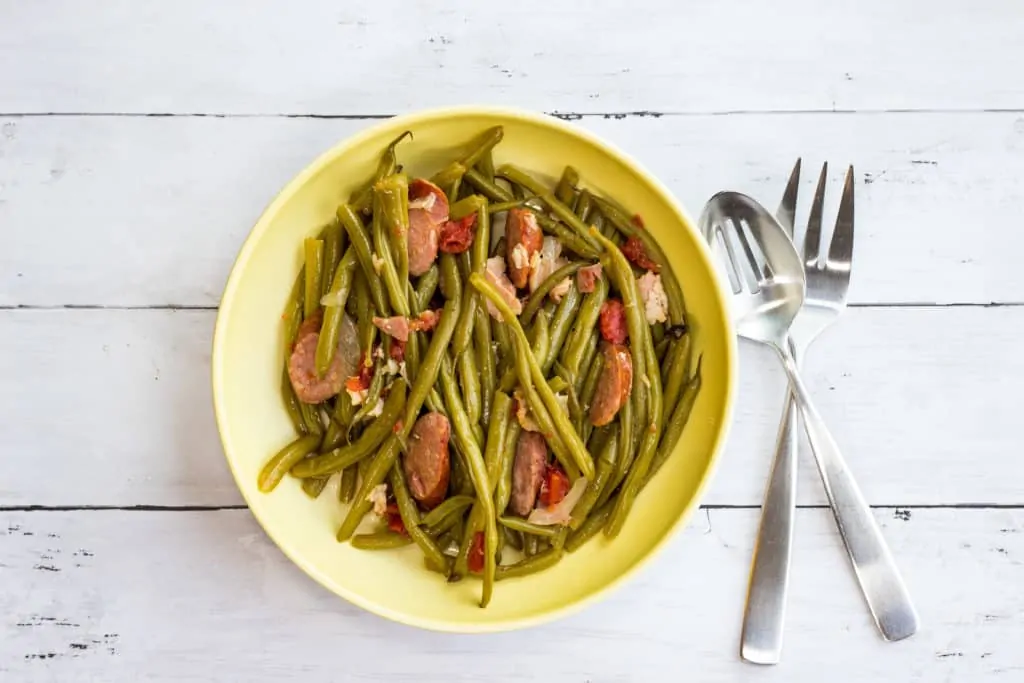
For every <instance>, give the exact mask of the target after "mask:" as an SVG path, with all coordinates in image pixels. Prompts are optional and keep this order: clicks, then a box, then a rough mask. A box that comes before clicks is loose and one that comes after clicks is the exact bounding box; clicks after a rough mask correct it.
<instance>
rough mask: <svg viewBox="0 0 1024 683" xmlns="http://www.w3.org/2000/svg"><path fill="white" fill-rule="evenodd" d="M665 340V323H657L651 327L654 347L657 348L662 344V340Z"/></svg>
mask: <svg viewBox="0 0 1024 683" xmlns="http://www.w3.org/2000/svg"><path fill="white" fill-rule="evenodd" d="M664 338H665V323H655V324H654V325H651V340H652V341H653V342H654V345H655V346H657V345H658V344H660V343H661V340H662V339H664Z"/></svg>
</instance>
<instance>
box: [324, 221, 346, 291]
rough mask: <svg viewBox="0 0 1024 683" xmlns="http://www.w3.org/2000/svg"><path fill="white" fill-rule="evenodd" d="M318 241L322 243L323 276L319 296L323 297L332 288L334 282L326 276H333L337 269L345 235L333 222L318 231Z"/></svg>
mask: <svg viewBox="0 0 1024 683" xmlns="http://www.w3.org/2000/svg"><path fill="white" fill-rule="evenodd" d="M320 239H322V240H323V241H324V275H325V277H324V278H323V280H322V281H321V283H320V294H321V295H324V294H326V293H327V292H329V291H331V288H332V287H333V286H334V280H333V279H331V278H330V277H327V276H328V275H333V274H334V271H335V270H337V268H338V262H339V261H341V255H342V254H343V253H345V243H346V241H347V235H345V231H344V230H342V229H341V224H340V223H338V221H336V220H334V221H331V222H330V223H328V224H327V225H326V226H324V229H323V230H321V231H320Z"/></svg>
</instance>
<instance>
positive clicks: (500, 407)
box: [484, 391, 512, 514]
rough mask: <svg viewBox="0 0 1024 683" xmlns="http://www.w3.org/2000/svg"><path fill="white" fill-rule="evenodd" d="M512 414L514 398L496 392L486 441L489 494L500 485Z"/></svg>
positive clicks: (485, 453) (485, 455) (485, 451)
mask: <svg viewBox="0 0 1024 683" xmlns="http://www.w3.org/2000/svg"><path fill="white" fill-rule="evenodd" d="M511 416H512V399H511V398H510V397H509V395H508V394H506V393H504V392H502V391H499V392H496V393H495V395H494V410H493V411H492V412H491V419H490V420H489V422H488V423H487V438H486V440H485V442H484V443H485V447H484V463H485V464H486V465H487V481H488V483H489V484H490V486H491V490H490V491H488V495H493V494H494V491H495V490H496V489H497V486H498V479H499V478H500V477H501V475H502V467H503V464H502V447H503V446H504V445H505V437H506V435H507V434H508V428H509V419H510V418H511ZM499 514H500V513H499Z"/></svg>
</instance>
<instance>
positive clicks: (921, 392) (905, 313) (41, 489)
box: [0, 308, 1024, 506]
mask: <svg viewBox="0 0 1024 683" xmlns="http://www.w3.org/2000/svg"><path fill="white" fill-rule="evenodd" d="M213 320H214V313H213V312H212V311H164V310H148V311H136V310H127V311H126V310H100V311H39V310H30V311H10V310H8V311H0V339H3V340H4V342H5V343H4V352H3V353H2V354H0V377H3V378H4V389H5V390H4V391H3V392H0V433H2V434H3V435H4V445H5V451H4V452H5V454H6V457H3V458H0V505H19V506H21V505H232V504H239V503H240V502H241V500H240V498H239V495H238V493H237V491H236V490H235V487H234V484H233V482H232V480H231V478H230V475H229V473H228V470H227V467H226V466H225V463H224V458H223V456H222V455H221V449H220V447H219V442H218V438H217V432H216V429H215V427H214V422H213V417H212V410H211V399H210V395H209V382H208V377H209V354H210V351H209V348H210V341H209V339H210V331H211V330H212V327H213ZM1022 332H1024V308H941V309H936V308H930V309H914V308H907V309H904V308H899V309H853V310H850V311H848V312H847V314H846V315H845V317H844V318H842V319H841V320H840V322H839V323H838V324H837V327H836V328H835V329H833V330H831V331H829V332H827V333H826V335H825V336H824V337H823V338H822V339H821V341H820V342H819V344H820V346H819V347H817V351H812V353H811V356H810V358H809V359H808V366H807V374H806V377H807V380H808V382H809V385H810V387H811V390H812V392H813V394H814V395H815V397H816V398H817V399H819V407H820V410H821V411H822V413H823V414H824V416H825V418H826V419H827V420H828V422H829V424H830V426H831V427H832V429H833V431H834V433H835V436H836V439H837V441H838V442H839V444H840V445H841V447H842V448H843V450H844V452H845V454H846V456H847V458H848V460H849V462H850V466H851V468H852V469H853V471H854V472H855V473H856V474H857V476H858V478H859V481H860V482H861V484H862V486H863V488H864V491H865V494H866V495H867V497H868V499H869V500H870V501H871V502H872V503H875V504H887V505H906V504H947V503H1003V504H1005V503H1015V504H1021V503H1024V499H1022V498H1021V493H1020V486H1019V482H1020V481H1021V480H1022V477H1024V461H1022V460H1021V458H1018V457H1015V454H1017V453H1018V452H1019V445H1020V437H1019V434H1020V432H1019V415H1018V412H1019V411H1018V406H1019V405H1021V399H1022V398H1024V396H1022V394H1021V391H1022V390H1021V386H1020V383H1019V381H1018V378H1020V377H1022V376H1024V358H1022V357H1021V355H1020V353H1019V348H1020V345H1019V339H1020V335H1021V333H1022ZM741 352H742V354H741V355H742V358H741V374H740V381H739V386H738V392H737V403H736V414H735V421H734V424H733V428H732V430H731V435H730V438H729V441H728V446H727V448H726V452H725V454H724V457H723V460H722V462H721V465H720V467H719V469H718V473H717V475H716V480H715V482H714V484H713V486H712V487H711V489H710V491H709V492H708V494H707V496H706V498H705V500H704V501H703V502H705V503H711V504H725V505H756V504H759V503H760V500H761V495H762V488H763V485H764V481H765V478H766V476H767V471H768V464H769V461H770V457H771V452H772V447H773V444H774V440H775V433H776V421H777V419H778V414H779V411H780V410H781V401H782V396H783V393H782V392H783V388H784V381H783V376H782V372H781V369H780V368H779V365H778V362H777V361H776V360H775V359H774V358H772V357H771V355H770V353H768V352H767V351H765V350H763V349H758V348H754V347H751V346H749V345H745V344H744V345H741ZM268 391H276V388H268ZM268 448H269V446H268ZM268 455H269V454H268ZM803 464H804V465H805V466H804V467H803V472H802V473H801V475H802V479H801V482H802V485H801V492H800V501H801V502H802V503H807V504H819V503H823V502H824V499H823V497H822V494H821V492H820V484H819V483H818V482H817V477H816V475H815V473H814V468H813V466H812V465H811V464H810V460H809V459H805V461H804V463H803Z"/></svg>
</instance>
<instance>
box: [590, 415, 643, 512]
mask: <svg viewBox="0 0 1024 683" xmlns="http://www.w3.org/2000/svg"><path fill="white" fill-rule="evenodd" d="M635 410H636V401H635V400H634V397H633V396H632V395H630V397H629V399H628V400H626V401H625V402H624V403H623V404H622V408H621V409H620V410H619V430H620V431H619V453H618V457H616V459H615V469H614V471H613V472H612V477H611V481H610V483H609V486H608V488H607V489H606V490H607V491H608V495H607V496H602V499H601V500H599V501H598V504H599V505H600V504H601V503H603V502H604V501H605V500H607V499H608V498H609V497H611V492H612V491H613V490H615V489H616V488H617V487H618V486H619V484H621V483H622V481H623V480H624V479H625V478H626V474H627V473H628V472H629V468H630V466H631V465H632V464H633V459H634V458H635V457H636V443H637V435H636V429H635V425H636V420H634V417H635V416H634V415H633V413H634V411H635Z"/></svg>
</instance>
